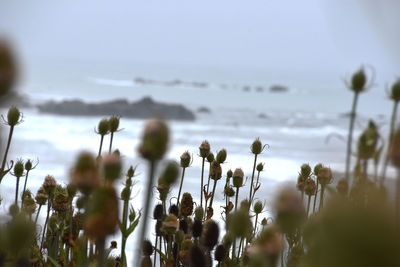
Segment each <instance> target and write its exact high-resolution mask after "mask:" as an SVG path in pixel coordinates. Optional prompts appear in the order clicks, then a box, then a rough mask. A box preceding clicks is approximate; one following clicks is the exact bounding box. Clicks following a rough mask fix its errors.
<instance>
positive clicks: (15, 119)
mask: <svg viewBox="0 0 400 267" xmlns="http://www.w3.org/2000/svg"><path fill="white" fill-rule="evenodd" d="M20 119H21V112H20V111H19V109H18V108H16V107H11V108H10V109H9V110H8V113H7V124H8V125H9V126H15V125H17V124H18V123H19V122H20Z"/></svg>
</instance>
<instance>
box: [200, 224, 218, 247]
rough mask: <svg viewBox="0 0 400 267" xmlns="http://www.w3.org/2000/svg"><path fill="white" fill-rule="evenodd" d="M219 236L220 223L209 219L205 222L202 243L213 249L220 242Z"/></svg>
mask: <svg viewBox="0 0 400 267" xmlns="http://www.w3.org/2000/svg"><path fill="white" fill-rule="evenodd" d="M218 238H219V227H218V224H217V223H216V222H215V221H213V220H207V221H206V222H205V223H204V227H203V233H202V238H201V241H202V244H203V245H204V246H205V247H206V248H208V250H210V251H211V250H212V249H213V248H214V247H215V245H216V244H217V243H218Z"/></svg>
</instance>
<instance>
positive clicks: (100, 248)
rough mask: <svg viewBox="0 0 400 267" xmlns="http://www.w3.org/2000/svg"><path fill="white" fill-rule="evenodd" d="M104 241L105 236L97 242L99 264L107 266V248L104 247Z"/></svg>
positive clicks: (101, 266)
mask: <svg viewBox="0 0 400 267" xmlns="http://www.w3.org/2000/svg"><path fill="white" fill-rule="evenodd" d="M104 243H105V240H104V238H101V239H99V240H98V241H97V242H96V248H97V249H98V251H99V254H98V266H100V267H105V266H106V254H105V249H104Z"/></svg>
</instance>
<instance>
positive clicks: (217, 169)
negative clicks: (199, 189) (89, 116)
mask: <svg viewBox="0 0 400 267" xmlns="http://www.w3.org/2000/svg"><path fill="white" fill-rule="evenodd" d="M210 177H211V179H212V180H213V181H214V186H213V191H212V194H211V200H210V205H209V206H208V208H211V209H212V204H213V200H214V195H215V189H216V187H217V181H218V180H219V179H221V177H222V168H221V164H220V163H219V162H218V161H213V163H212V164H211V169H210Z"/></svg>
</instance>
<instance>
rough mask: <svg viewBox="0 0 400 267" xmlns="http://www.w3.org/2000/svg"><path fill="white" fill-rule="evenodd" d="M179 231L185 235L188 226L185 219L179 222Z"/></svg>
mask: <svg viewBox="0 0 400 267" xmlns="http://www.w3.org/2000/svg"><path fill="white" fill-rule="evenodd" d="M179 230H182V231H183V233H184V234H187V232H188V230H189V224H188V222H187V220H186V218H183V219H181V220H179Z"/></svg>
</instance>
